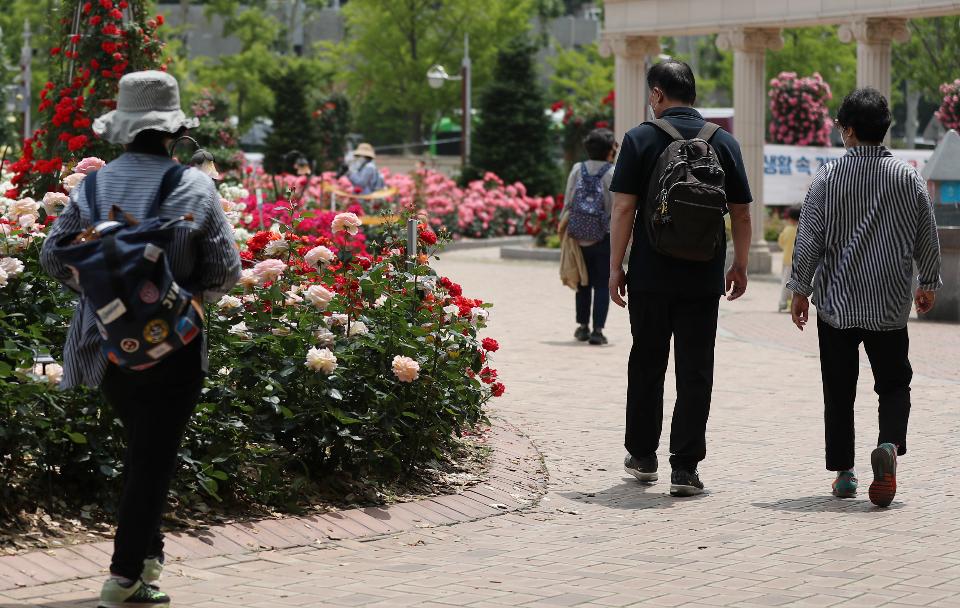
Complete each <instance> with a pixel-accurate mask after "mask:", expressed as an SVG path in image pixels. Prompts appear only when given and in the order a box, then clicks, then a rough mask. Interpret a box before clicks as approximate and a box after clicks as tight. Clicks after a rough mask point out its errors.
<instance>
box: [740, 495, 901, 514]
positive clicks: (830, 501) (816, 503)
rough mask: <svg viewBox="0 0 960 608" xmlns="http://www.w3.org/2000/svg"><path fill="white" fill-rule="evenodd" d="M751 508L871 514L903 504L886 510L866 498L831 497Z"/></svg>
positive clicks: (756, 503) (807, 498) (778, 501)
mask: <svg viewBox="0 0 960 608" xmlns="http://www.w3.org/2000/svg"><path fill="white" fill-rule="evenodd" d="M753 506H755V507H760V508H761V509H773V510H776V511H789V512H791V513H810V512H819V513H871V512H882V511H890V510H894V509H900V508H902V507H903V503H901V502H894V503H893V504H892V505H890V506H889V507H886V508H880V507H877V506H874V504H873V503H871V502H870V500H869V499H868V498H867V497H866V492H864V496H863V497H862V498H834V497H833V496H823V495H821V496H803V497H801V498H781V499H780V500H777V501H775V502H755V503H753Z"/></svg>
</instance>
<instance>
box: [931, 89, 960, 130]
mask: <svg viewBox="0 0 960 608" xmlns="http://www.w3.org/2000/svg"><path fill="white" fill-rule="evenodd" d="M940 92H941V93H943V103H941V104H940V109H939V110H937V111H936V117H937V120H939V121H940V123H941V124H942V125H943V126H944V128H946V129H957V130H960V78H957V79H956V80H954V81H953V82H947V83H944V84H942V85H940Z"/></svg>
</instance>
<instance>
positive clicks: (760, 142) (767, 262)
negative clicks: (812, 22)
mask: <svg viewBox="0 0 960 608" xmlns="http://www.w3.org/2000/svg"><path fill="white" fill-rule="evenodd" d="M717 46H718V47H720V49H722V50H725V51H733V53H734V54H733V134H734V136H735V137H736V138H737V140H738V141H739V142H740V147H741V149H742V152H743V163H744V166H745V167H746V169H747V179H748V180H749V182H750V191H751V193H752V194H753V203H752V204H751V205H750V219H751V223H752V224H753V235H752V239H751V240H752V243H751V245H750V263H749V266H748V267H747V271H748V272H750V273H751V274H769V273H770V272H771V270H772V268H771V258H770V247H769V245H767V242H766V241H765V240H764V238H763V226H764V223H765V221H766V216H767V214H766V207H765V205H764V201H763V146H764V143H765V142H766V117H767V75H766V52H767V50H768V49H770V50H774V51H779V50H780V49H782V48H783V37H782V36H781V34H780V30H779V29H754V28H738V29H735V30H728V31H725V32H721V33H720V35H719V36H718V37H717ZM731 202H737V201H731Z"/></svg>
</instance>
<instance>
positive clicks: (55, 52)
mask: <svg viewBox="0 0 960 608" xmlns="http://www.w3.org/2000/svg"><path fill="white" fill-rule="evenodd" d="M59 54H60V47H59V46H55V47H53V48H52V49H50V55H59Z"/></svg>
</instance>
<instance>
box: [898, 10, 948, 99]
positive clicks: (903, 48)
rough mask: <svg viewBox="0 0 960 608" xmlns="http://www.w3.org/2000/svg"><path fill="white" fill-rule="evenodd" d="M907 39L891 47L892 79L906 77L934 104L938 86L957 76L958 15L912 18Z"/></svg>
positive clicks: (939, 95) (903, 78)
mask: <svg viewBox="0 0 960 608" xmlns="http://www.w3.org/2000/svg"><path fill="white" fill-rule="evenodd" d="M908 27H909V28H910V33H911V34H912V36H911V37H910V40H909V41H907V42H904V43H898V44H894V46H893V60H894V63H893V68H894V81H895V82H903V81H904V80H909V81H910V82H911V83H912V86H916V87H917V88H918V90H919V91H920V92H921V94H922V95H923V97H924V99H926V100H927V101H930V102H935V103H937V105H939V104H940V101H941V100H942V99H943V95H942V94H941V93H940V85H941V84H943V83H945V82H953V81H954V80H956V79H957V78H960V61H958V59H957V58H958V57H960V18H958V17H956V16H953V17H940V18H937V19H913V20H911V21H909V22H908Z"/></svg>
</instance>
